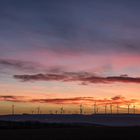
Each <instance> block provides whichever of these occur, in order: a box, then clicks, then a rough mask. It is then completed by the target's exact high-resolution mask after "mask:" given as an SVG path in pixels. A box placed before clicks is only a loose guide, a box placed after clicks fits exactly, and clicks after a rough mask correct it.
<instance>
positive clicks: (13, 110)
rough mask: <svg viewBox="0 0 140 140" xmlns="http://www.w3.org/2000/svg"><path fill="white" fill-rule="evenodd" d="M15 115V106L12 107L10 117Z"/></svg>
mask: <svg viewBox="0 0 140 140" xmlns="http://www.w3.org/2000/svg"><path fill="white" fill-rule="evenodd" d="M14 114H15V105H12V115H14Z"/></svg>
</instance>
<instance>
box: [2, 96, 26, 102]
mask: <svg viewBox="0 0 140 140" xmlns="http://www.w3.org/2000/svg"><path fill="white" fill-rule="evenodd" d="M0 101H8V102H27V99H26V97H24V96H12V95H1V96H0Z"/></svg>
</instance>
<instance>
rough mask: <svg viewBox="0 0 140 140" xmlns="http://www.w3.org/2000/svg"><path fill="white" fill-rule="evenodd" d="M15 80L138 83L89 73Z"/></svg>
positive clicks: (24, 76) (126, 78)
mask: <svg viewBox="0 0 140 140" xmlns="http://www.w3.org/2000/svg"><path fill="white" fill-rule="evenodd" d="M14 78H15V79H19V80H21V81H24V82H27V81H61V82H81V83H83V84H88V83H103V84H111V83H115V82H122V83H137V84H139V83H140V77H129V76H126V75H125V76H124V75H122V76H110V77H102V76H96V75H93V74H90V73H69V72H68V73H62V74H35V75H14Z"/></svg>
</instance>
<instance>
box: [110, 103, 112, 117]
mask: <svg viewBox="0 0 140 140" xmlns="http://www.w3.org/2000/svg"><path fill="white" fill-rule="evenodd" d="M110 113H111V114H112V103H111V104H110Z"/></svg>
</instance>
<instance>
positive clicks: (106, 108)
mask: <svg viewBox="0 0 140 140" xmlns="http://www.w3.org/2000/svg"><path fill="white" fill-rule="evenodd" d="M105 114H107V104H105Z"/></svg>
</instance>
